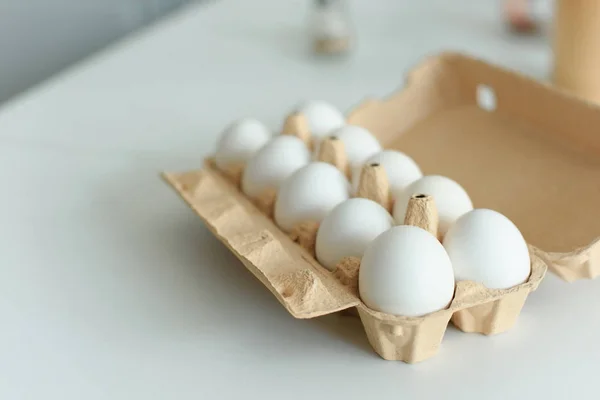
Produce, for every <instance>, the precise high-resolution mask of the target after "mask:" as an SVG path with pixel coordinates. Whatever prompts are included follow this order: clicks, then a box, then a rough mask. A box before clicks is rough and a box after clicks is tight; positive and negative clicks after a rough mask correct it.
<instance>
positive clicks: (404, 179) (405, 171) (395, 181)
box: [352, 150, 423, 198]
mask: <svg viewBox="0 0 600 400" xmlns="http://www.w3.org/2000/svg"><path fill="white" fill-rule="evenodd" d="M365 164H379V165H381V166H382V167H383V169H384V170H385V174H386V176H387V179H388V182H389V184H390V191H391V192H392V197H393V198H396V197H398V196H399V195H401V194H402V191H403V190H404V188H406V186H408V185H410V184H411V183H413V182H414V181H416V180H417V179H420V178H422V177H423V173H422V172H421V169H420V168H419V166H418V165H417V163H416V162H415V161H414V160H413V159H412V158H410V157H409V156H407V155H406V154H404V153H402V152H399V151H396V150H383V151H381V152H379V153H376V154H375V155H373V156H371V157H369V158H368V159H367V160H366V161H365V162H364V163H363V164H362V165H359V166H358V167H356V168H355V170H354V171H353V172H352V189H353V190H354V191H355V192H356V190H357V189H358V183H359V181H360V173H361V168H362V166H363V165H365Z"/></svg>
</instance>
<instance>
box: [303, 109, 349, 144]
mask: <svg viewBox="0 0 600 400" xmlns="http://www.w3.org/2000/svg"><path fill="white" fill-rule="evenodd" d="M298 112H300V113H301V114H302V115H304V117H305V118H306V119H307V120H308V126H309V129H310V133H311V136H312V137H313V138H314V139H316V141H319V140H321V139H322V138H324V137H325V136H327V135H328V134H329V133H330V132H331V131H333V130H334V129H337V128H339V127H341V126H343V125H344V124H345V123H346V118H345V117H344V114H342V113H341V112H340V111H339V110H338V109H337V108H335V107H334V106H333V105H331V104H329V103H327V102H324V101H319V100H315V101H309V102H306V103H304V104H303V105H301V106H300V107H299V109H298Z"/></svg>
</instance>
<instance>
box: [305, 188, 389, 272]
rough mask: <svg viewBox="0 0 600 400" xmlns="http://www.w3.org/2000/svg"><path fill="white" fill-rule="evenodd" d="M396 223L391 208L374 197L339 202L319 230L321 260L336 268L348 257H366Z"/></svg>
mask: <svg viewBox="0 0 600 400" xmlns="http://www.w3.org/2000/svg"><path fill="white" fill-rule="evenodd" d="M393 224H394V221H393V219H392V216H391V215H390V213H389V212H387V210H386V209H385V208H383V207H382V206H380V205H379V204H377V203H375V202H374V201H371V200H367V199H361V198H356V199H349V200H346V201H344V202H343V203H341V204H339V205H337V206H336V207H335V208H334V209H333V210H332V211H331V212H330V213H329V214H328V215H327V216H326V217H325V219H324V220H323V221H322V222H321V225H320V226H319V231H318V232H317V242H316V248H315V251H316V255H317V260H319V262H320V263H321V265H323V266H324V267H325V268H327V269H329V270H333V269H334V268H335V266H336V265H337V263H338V262H340V260H341V259H342V258H344V257H351V256H352V257H362V255H363V253H364V251H365V249H366V247H367V245H368V244H369V243H371V241H372V240H373V239H375V238H376V237H377V236H379V234H380V233H382V232H385V231H387V230H388V229H390V228H391V227H392V226H393Z"/></svg>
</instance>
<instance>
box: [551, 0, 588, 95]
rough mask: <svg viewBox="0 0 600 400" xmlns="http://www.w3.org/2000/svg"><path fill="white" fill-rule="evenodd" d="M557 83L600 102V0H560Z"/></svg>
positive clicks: (556, 57)
mask: <svg viewBox="0 0 600 400" xmlns="http://www.w3.org/2000/svg"><path fill="white" fill-rule="evenodd" d="M554 18H555V27H554V76H553V80H554V83H555V84H556V85H557V86H559V87H561V88H564V89H567V90H569V91H571V92H573V93H574V94H576V95H578V96H581V97H583V98H585V99H587V100H590V101H593V102H600V2H598V1H597V0H557V1H556V9H555V17H554Z"/></svg>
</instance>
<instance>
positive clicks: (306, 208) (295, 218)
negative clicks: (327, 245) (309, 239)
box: [275, 162, 350, 232]
mask: <svg viewBox="0 0 600 400" xmlns="http://www.w3.org/2000/svg"><path fill="white" fill-rule="evenodd" d="M349 197H350V184H349V183H348V180H347V179H346V177H345V176H344V175H343V174H342V173H341V172H340V171H339V170H338V169H337V168H335V167H334V166H333V165H331V164H327V163H324V162H311V163H309V164H307V165H305V166H304V167H302V168H300V169H299V170H297V171H296V172H294V173H293V174H292V175H290V176H289V177H288V178H287V179H286V180H285V181H284V182H283V184H282V185H281V186H280V188H279V193H278V194H277V200H276V201H275V223H276V224H277V225H278V226H279V227H280V228H281V229H283V230H284V231H286V232H289V231H291V230H292V229H293V228H294V226H296V225H297V224H299V223H301V222H305V221H314V222H321V221H322V220H323V218H325V216H326V215H327V214H328V213H329V212H330V211H331V210H332V209H333V208H334V207H335V206H337V205H338V204H340V203H341V202H343V201H344V200H347V199H348V198H349Z"/></svg>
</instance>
